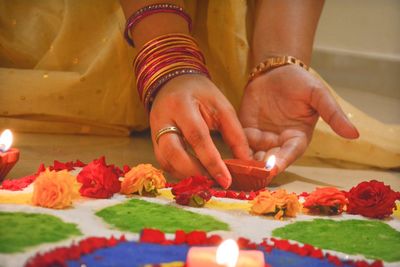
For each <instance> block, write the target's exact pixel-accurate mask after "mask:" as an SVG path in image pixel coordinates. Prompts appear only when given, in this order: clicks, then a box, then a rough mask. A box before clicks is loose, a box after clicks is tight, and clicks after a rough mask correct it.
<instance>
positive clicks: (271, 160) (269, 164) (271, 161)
mask: <svg viewBox="0 0 400 267" xmlns="http://www.w3.org/2000/svg"><path fill="white" fill-rule="evenodd" d="M275 163H276V157H275V155H271V156H270V157H269V158H268V160H267V162H266V163H265V168H266V169H267V170H268V171H270V170H272V169H273V168H274V167H275Z"/></svg>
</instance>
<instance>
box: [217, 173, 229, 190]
mask: <svg viewBox="0 0 400 267" xmlns="http://www.w3.org/2000/svg"><path fill="white" fill-rule="evenodd" d="M215 179H216V180H217V182H218V183H219V185H220V186H222V188H224V189H227V188H228V187H229V186H231V182H232V181H230V179H229V178H228V177H226V176H224V175H222V174H217V175H216V176H215Z"/></svg>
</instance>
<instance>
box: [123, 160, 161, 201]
mask: <svg viewBox="0 0 400 267" xmlns="http://www.w3.org/2000/svg"><path fill="white" fill-rule="evenodd" d="M165 183H166V180H165V177H164V175H163V173H162V171H161V170H159V169H156V168H154V167H153V166H152V165H151V164H139V165H137V166H136V167H133V168H132V169H131V170H130V171H128V172H127V173H125V176H124V178H123V180H122V183H121V193H122V194H126V195H128V194H134V193H138V194H139V195H142V194H147V195H156V194H157V189H160V188H164V187H165Z"/></svg>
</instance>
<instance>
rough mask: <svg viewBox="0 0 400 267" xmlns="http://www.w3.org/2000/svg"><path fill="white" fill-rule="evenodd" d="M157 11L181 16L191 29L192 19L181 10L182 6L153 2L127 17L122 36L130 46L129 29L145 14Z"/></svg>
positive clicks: (132, 44) (131, 41) (131, 42)
mask: <svg viewBox="0 0 400 267" xmlns="http://www.w3.org/2000/svg"><path fill="white" fill-rule="evenodd" d="M157 13H172V14H177V15H179V16H181V17H182V18H184V19H185V20H186V21H187V23H188V27H189V31H192V19H191V18H190V16H189V14H187V13H186V12H185V11H184V10H183V8H182V7H180V6H178V5H174V4H168V3H159V4H153V5H149V6H145V7H143V8H141V9H139V10H138V11H136V12H135V13H133V15H132V16H130V17H129V18H128V19H127V21H126V24H125V31H124V37H125V40H126V41H127V42H128V44H129V45H130V46H135V44H134V43H133V40H132V37H131V36H130V31H131V29H132V28H134V27H135V26H136V24H138V23H139V21H140V20H142V19H144V18H145V17H147V16H150V15H153V14H157Z"/></svg>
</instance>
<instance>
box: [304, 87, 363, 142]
mask: <svg viewBox="0 0 400 267" xmlns="http://www.w3.org/2000/svg"><path fill="white" fill-rule="evenodd" d="M311 106H312V107H313V108H314V109H315V110H317V111H318V113H319V114H320V115H321V117H322V119H323V120H324V121H325V122H326V123H328V124H329V126H330V127H331V128H332V130H334V131H335V132H336V133H337V134H338V135H340V136H342V137H345V138H349V139H355V138H358V137H359V135H360V134H359V133H358V130H357V129H356V127H355V126H354V125H353V124H352V123H351V122H350V121H349V119H348V118H347V116H346V114H344V112H343V110H342V109H341V108H340V106H339V104H338V103H337V102H336V101H335V99H334V98H333V96H332V95H331V94H330V92H329V91H328V89H326V88H315V89H314V90H313V93H312V97H311Z"/></svg>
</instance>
